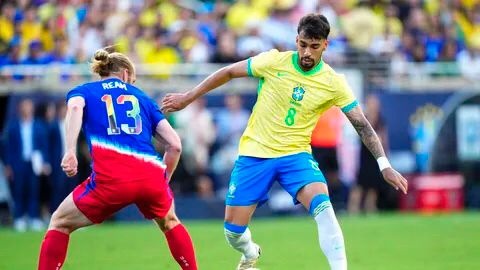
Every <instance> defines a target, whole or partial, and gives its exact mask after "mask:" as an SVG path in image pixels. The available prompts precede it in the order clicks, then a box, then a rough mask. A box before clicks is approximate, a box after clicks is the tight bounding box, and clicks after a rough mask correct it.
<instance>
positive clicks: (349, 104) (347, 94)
mask: <svg viewBox="0 0 480 270" xmlns="http://www.w3.org/2000/svg"><path fill="white" fill-rule="evenodd" d="M335 85H336V89H335V90H336V91H335V93H336V96H335V99H334V105H335V106H337V107H339V108H341V109H342V112H344V113H348V112H349V111H351V110H352V109H353V108H355V107H356V106H358V102H357V100H356V99H355V96H354V95H353V92H352V89H351V88H350V86H349V85H348V83H347V80H346V79H345V76H344V75H338V76H337V78H336V84H335Z"/></svg>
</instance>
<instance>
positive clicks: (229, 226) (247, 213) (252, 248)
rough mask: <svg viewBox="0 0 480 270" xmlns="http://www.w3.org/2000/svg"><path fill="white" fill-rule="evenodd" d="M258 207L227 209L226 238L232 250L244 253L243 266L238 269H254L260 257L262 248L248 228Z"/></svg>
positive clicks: (231, 207)
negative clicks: (255, 241)
mask: <svg viewBox="0 0 480 270" xmlns="http://www.w3.org/2000/svg"><path fill="white" fill-rule="evenodd" d="M256 207H257V205H256V204H255V205H250V206H229V205H227V206H226V207H225V223H224V233H225V238H226V239H227V242H228V244H229V245H230V246H231V247H232V248H234V249H235V250H237V251H239V252H240V253H242V259H241V264H242V266H239V268H238V269H244V268H245V267H247V266H248V267H253V266H254V265H255V263H256V260H257V259H258V257H259V255H260V254H259V253H260V248H259V246H258V245H257V244H256V243H254V242H253V240H252V233H251V232H250V229H249V228H248V224H249V223H250V219H251V218H252V215H253V213H254V212H255V209H256ZM241 267H244V268H241ZM245 269H248V268H245Z"/></svg>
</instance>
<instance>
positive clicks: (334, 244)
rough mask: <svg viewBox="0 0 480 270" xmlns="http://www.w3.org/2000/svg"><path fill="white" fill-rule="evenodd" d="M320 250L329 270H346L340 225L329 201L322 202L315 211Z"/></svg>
mask: <svg viewBox="0 0 480 270" xmlns="http://www.w3.org/2000/svg"><path fill="white" fill-rule="evenodd" d="M315 210H316V211H315V213H316V216H315V221H316V222H317V227H318V240H319V242H320V248H321V249H322V251H323V253H324V254H325V256H326V257H327V260H328V263H329V264H330V269H331V270H346V269H347V256H346V254H345V243H344V241H343V234H342V229H341V228H340V225H339V224H338V221H337V218H336V217H335V212H334V211H333V208H332V204H331V203H330V201H324V202H323V203H321V204H320V205H318V206H317V207H316V209H315Z"/></svg>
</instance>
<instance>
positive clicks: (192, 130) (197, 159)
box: [175, 99, 215, 198]
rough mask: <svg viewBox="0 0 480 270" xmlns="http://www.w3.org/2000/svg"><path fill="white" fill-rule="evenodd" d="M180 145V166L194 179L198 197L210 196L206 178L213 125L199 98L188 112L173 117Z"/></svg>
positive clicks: (203, 103)
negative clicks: (181, 149) (181, 160)
mask: <svg viewBox="0 0 480 270" xmlns="http://www.w3.org/2000/svg"><path fill="white" fill-rule="evenodd" d="M175 124H176V127H177V130H178V133H179V135H180V138H181V139H182V144H183V152H182V153H183V160H184V161H185V162H184V163H183V164H184V166H185V168H186V170H187V171H189V172H190V173H191V174H192V175H193V176H194V177H195V184H196V191H197V194H198V196H200V197H203V198H211V197H213V196H214V187H213V180H212V179H211V177H210V176H209V170H208V168H209V163H210V147H211V146H212V144H213V142H214V140H215V125H214V123H213V117H212V114H211V113H210V111H209V110H208V109H207V107H206V100H205V99H199V100H197V101H196V102H194V103H193V104H192V106H190V107H189V108H188V109H186V110H184V111H181V112H179V113H177V114H176V121H175Z"/></svg>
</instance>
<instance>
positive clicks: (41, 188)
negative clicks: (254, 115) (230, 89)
mask: <svg viewBox="0 0 480 270" xmlns="http://www.w3.org/2000/svg"><path fill="white" fill-rule="evenodd" d="M0 10H1V14H0V71H1V70H2V68H4V67H6V66H12V65H13V66H18V65H50V64H52V65H56V64H76V63H85V62H86V61H88V60H89V58H90V57H91V55H93V53H94V52H95V50H97V49H98V48H101V47H104V46H107V45H112V44H115V45H116V50H117V51H120V52H123V53H125V54H127V55H129V57H131V59H132V60H133V61H134V63H136V64H179V63H222V64H224V63H231V62H235V61H238V60H242V59H245V58H247V57H249V56H252V55H256V54H258V53H260V52H263V51H266V50H269V49H272V48H277V49H279V50H294V49H295V37H296V28H295V27H296V25H297V23H298V20H299V18H300V17H301V16H303V15H304V14H306V13H310V12H319V13H322V14H324V15H325V16H326V17H327V18H328V20H329V22H330V24H331V34H330V37H329V40H330V43H329V48H328V50H327V52H326V55H325V60H326V61H327V62H328V63H330V64H333V65H340V66H342V65H344V64H349V61H351V59H352V58H351V57H350V55H352V52H353V53H354V54H356V55H357V56H358V55H368V57H369V58H371V59H383V60H384V61H385V62H387V63H388V64H389V69H390V71H391V72H393V73H394V74H395V73H396V74H399V75H402V74H403V73H404V72H405V69H408V66H407V65H405V63H409V62H414V63H441V62H452V63H455V64H456V65H457V66H458V69H459V72H460V73H461V74H462V75H463V77H465V78H470V79H473V78H476V76H478V74H479V71H480V1H478V0H439V1H437V0H423V1H422V0H398V1H395V0H393V1H387V0H367V1H362V0H239V1H230V0H223V1H222V0H138V1H136V0H118V1H115V0H50V1H47V0H18V1H9V0H6V1H1V3H0ZM355 59H357V58H355ZM350 64H351V63H350ZM357 68H359V69H362V71H363V66H357ZM367 77H368V76H367ZM26 78H28V77H27V76H23V75H16V74H15V73H12V74H11V75H8V74H6V73H3V74H2V76H1V77H0V82H1V81H4V82H5V81H8V82H9V83H12V82H13V83H14V84H16V83H17V82H19V83H20V82H23V81H26ZM62 78H63V79H68V78H71V77H69V76H63V77H62ZM162 78H165V77H162V76H157V77H155V79H162ZM65 90H66V89H65ZM370 91H371V89H369V88H367V89H365V92H364V93H369V92H370ZM30 94H31V93H30ZM16 98H17V99H18V100H16V101H21V102H13V101H12V100H13V99H12V100H10V102H9V104H14V103H15V106H17V104H18V107H17V108H15V109H14V110H13V111H15V110H17V112H18V113H17V115H18V116H19V117H18V118H19V119H13V118H12V119H9V118H8V116H10V115H11V113H7V114H6V115H7V119H5V124H4V128H3V130H2V133H1V134H2V139H3V140H2V141H1V142H2V144H3V146H2V147H1V148H2V149H3V151H1V154H2V159H3V161H4V164H5V165H7V166H6V167H5V170H4V172H3V173H2V171H1V167H2V166H0V178H3V179H8V178H11V176H12V173H13V174H14V173H15V172H14V171H15V168H12V167H11V166H10V165H12V164H22V166H24V167H18V168H16V170H17V173H18V172H22V173H25V174H26V176H25V177H24V179H25V182H24V183H22V185H27V186H29V187H28V188H27V189H28V190H30V191H29V192H30V193H29V194H24V195H25V196H24V199H25V200H24V201H23V202H21V203H22V205H21V209H22V211H23V212H21V213H20V212H19V213H16V214H15V213H14V219H15V221H18V220H20V221H22V220H21V219H19V218H20V217H22V216H23V215H27V216H29V217H30V219H31V220H33V222H32V223H31V224H30V225H31V226H32V228H33V229H41V228H42V226H43V224H42V221H41V219H40V218H41V217H42V216H43V217H45V216H48V214H49V213H51V212H52V211H53V210H54V209H55V208H56V207H57V206H58V204H59V203H60V201H61V200H62V199H63V198H64V197H65V196H66V194H68V193H69V192H70V191H71V190H72V189H73V187H74V186H75V185H76V184H77V183H79V181H81V180H84V179H85V178H86V177H88V174H89V168H88V167H89V158H88V156H89V154H88V148H87V146H86V144H84V143H83V144H82V146H81V147H79V149H78V151H79V157H80V160H79V162H80V170H79V173H80V174H79V176H78V177H77V178H75V179H74V180H66V179H65V176H64V175H63V173H62V172H61V171H60V168H59V166H56V164H60V160H61V156H62V152H63V136H64V135H63V134H62V132H63V131H62V130H63V129H62V128H61V127H62V125H63V118H64V111H65V110H64V103H63V99H61V97H60V98H59V97H58V96H57V98H59V99H58V102H57V100H53V99H51V98H43V99H42V98H38V97H33V98H32V99H31V97H27V98H26V99H23V98H22V100H20V98H19V97H16ZM221 98H222V99H223V98H224V100H220V101H217V102H216V103H217V105H219V106H218V107H214V108H212V107H211V106H209V107H207V106H206V105H207V104H206V100H199V101H197V102H195V103H194V104H192V105H191V106H189V107H188V108H187V109H185V110H184V111H181V112H179V113H177V114H174V115H171V116H170V119H169V120H170V122H171V123H172V125H173V126H174V127H175V128H176V130H177V131H178V132H179V134H180V136H181V138H182V142H183V154H182V159H181V162H180V166H179V168H178V170H177V172H176V173H175V175H174V179H173V181H172V188H173V189H174V191H175V192H176V193H177V194H183V195H194V196H198V197H202V198H205V199H209V198H223V196H224V193H225V192H226V189H227V188H228V180H229V175H230V172H231V169H232V167H233V163H234V161H235V158H236V153H237V145H238V140H239V138H240V136H241V134H242V132H243V130H244V128H245V126H246V124H247V121H248V117H249V113H250V111H249V109H251V105H252V104H253V103H254V99H255V95H254V94H252V95H251V96H249V95H248V94H247V95H235V94H233V95H225V96H222V97H221ZM360 98H362V97H360ZM374 99H375V98H374V97H372V99H369V100H370V101H369V102H367V103H366V114H367V118H369V120H370V121H371V122H372V125H373V126H374V127H375V128H376V130H377V133H379V135H380V136H381V137H382V139H384V138H386V137H387V136H386V133H387V127H386V124H385V123H384V121H383V119H382V118H381V116H380V112H379V105H378V100H377V101H375V100H374ZM252 101H253V102H252ZM158 102H160V99H159V100H158ZM209 105H210V104H209ZM5 107H6V105H5ZM342 119H343V118H342V115H341V114H339V112H338V111H336V112H335V111H332V112H330V113H328V114H327V116H325V117H323V118H322V119H321V120H320V121H319V123H318V125H317V128H316V129H315V131H314V134H313V138H312V146H313V154H314V155H315V158H316V159H317V160H318V161H319V163H320V165H321V166H324V167H321V169H322V171H323V172H324V173H325V174H326V176H327V179H329V188H330V189H331V197H332V201H334V203H335V205H336V206H337V207H338V208H341V209H347V208H349V209H350V210H352V211H354V212H356V211H359V209H358V207H359V204H360V203H359V200H360V198H359V196H360V195H359V194H358V192H359V190H358V189H352V194H350V197H351V198H353V200H350V202H352V201H353V202H355V201H356V204H357V205H347V201H348V199H347V198H348V197H349V194H348V193H349V188H348V187H347V185H348V183H347V184H345V183H342V181H343V180H345V178H347V177H346V176H345V174H344V173H342V170H343V171H344V172H347V173H350V174H352V172H354V171H356V169H358V168H356V167H355V166H357V167H358V166H360V167H362V168H364V169H365V170H366V171H368V170H370V169H371V171H376V170H377V167H376V163H375V162H373V163H372V162H371V161H369V160H363V159H366V158H365V156H368V154H365V149H362V150H361V151H360V152H361V153H362V154H361V156H360V158H359V159H360V160H359V161H358V163H359V164H352V162H354V161H352V159H351V155H350V154H346V155H345V154H343V155H340V157H338V159H341V156H346V157H348V158H349V160H343V161H342V160H339V162H338V163H340V164H337V162H336V159H337V156H336V155H337V154H336V153H337V151H338V152H342V151H343V152H348V153H351V149H338V144H339V141H340V137H341V136H342V135H341V133H342V131H341V129H342ZM15 121H17V122H15ZM32 121H33V122H32ZM23 122H31V123H35V124H33V127H30V128H29V130H31V132H27V134H28V136H32V138H35V143H34V144H33V145H29V146H28V147H25V146H23V148H19V147H20V146H18V147H17V145H21V143H20V141H28V140H29V138H26V137H21V136H20V135H19V134H20V133H21V132H20V129H24V128H25V126H24V125H23V124H21V123H23ZM12 134H13V135H12ZM22 134H24V131H22ZM32 140H33V139H32ZM383 143H384V146H385V148H386V149H388V142H386V140H384V141H383ZM24 145H25V144H24ZM15 147H17V148H15ZM159 150H160V149H159ZM357 150H358V149H357ZM12 153H14V154H12ZM39 155H40V156H41V159H40V162H39V159H38V156H39ZM34 157H35V158H34ZM12 158H17V160H16V161H14V160H12ZM25 162H27V163H25ZM365 162H366V163H365ZM372 164H373V165H372ZM32 165H34V166H32ZM352 166H353V167H352ZM27 168H28V169H27ZM353 174H355V173H353ZM355 177H357V175H354V176H352V175H350V178H355ZM366 177H367V178H372V179H373V178H375V177H378V175H376V176H375V175H374V176H372V175H367V176H366ZM32 179H34V180H32ZM38 179H40V181H38ZM340 179H341V180H342V181H339V180H340ZM372 179H371V180H370V181H369V182H367V183H364V186H363V188H365V189H369V190H373V193H371V194H370V197H371V199H370V201H369V199H368V196H369V195H368V194H367V195H366V197H367V198H366V199H365V200H366V202H365V204H366V206H365V207H366V208H369V209H367V211H372V212H373V211H376V207H377V197H378V199H379V200H383V206H384V207H387V208H388V207H390V208H393V207H396V205H395V202H396V197H394V196H395V195H392V194H394V192H393V191H392V190H390V189H389V188H388V186H386V184H384V183H383V181H381V180H378V179H373V180H372ZM1 180H2V179H0V212H1V209H2V207H1V206H2V202H5V201H3V200H2V198H5V197H7V196H11V194H13V193H14V192H16V191H15V190H12V191H11V192H10V193H11V194H6V192H5V191H6V190H7V189H8V186H2V183H8V182H7V181H1ZM377 180H378V181H377ZM375 181H377V184H374V183H375ZM350 183H351V182H350ZM359 183H360V182H359ZM379 183H380V184H379ZM16 186H17V187H18V184H17V185H16ZM22 188H24V187H22ZM378 191H380V194H378V193H377V192H378ZM391 191H392V192H393V193H391ZM381 196H383V198H381ZM391 196H393V197H391ZM272 199H274V198H272ZM392 202H393V203H392ZM16 203H18V202H16ZM282 203H283V202H282V199H281V198H280V204H282ZM3 208H5V207H3ZM10 208H11V207H10ZM40 209H43V210H42V211H43V213H40ZM1 217H2V215H1V213H0V224H1V223H2V222H7V221H5V220H3V221H2V218H1ZM37 221H38V222H37ZM8 222H9V221H8ZM15 228H16V229H18V230H24V229H25V228H26V223H22V222H21V223H20V224H18V223H15Z"/></svg>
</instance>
